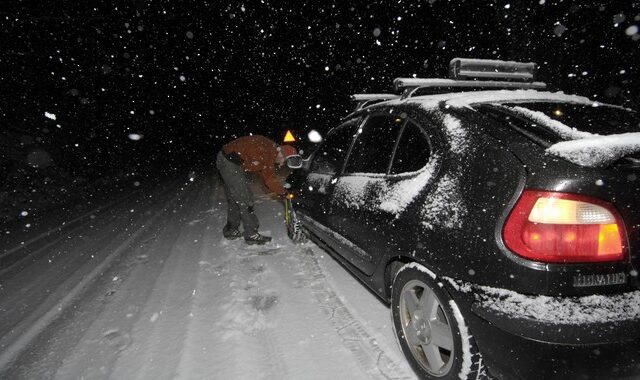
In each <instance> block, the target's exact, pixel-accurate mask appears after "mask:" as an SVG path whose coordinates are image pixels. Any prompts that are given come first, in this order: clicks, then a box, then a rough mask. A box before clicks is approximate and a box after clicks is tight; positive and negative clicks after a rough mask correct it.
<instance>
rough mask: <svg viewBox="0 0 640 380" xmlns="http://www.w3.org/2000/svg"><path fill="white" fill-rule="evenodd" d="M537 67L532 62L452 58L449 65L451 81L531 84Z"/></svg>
mask: <svg viewBox="0 0 640 380" xmlns="http://www.w3.org/2000/svg"><path fill="white" fill-rule="evenodd" d="M537 69H538V66H537V65H536V64H535V63H533V62H514V61H499V60H491V59H472V58H454V59H452V60H451V62H450V63H449V77H450V78H451V79H472V80H473V79H475V80H477V79H482V80H487V79H489V80H491V79H493V80H497V79H499V80H503V81H511V80H512V81H524V82H532V81H534V80H535V74H536V71H537Z"/></svg>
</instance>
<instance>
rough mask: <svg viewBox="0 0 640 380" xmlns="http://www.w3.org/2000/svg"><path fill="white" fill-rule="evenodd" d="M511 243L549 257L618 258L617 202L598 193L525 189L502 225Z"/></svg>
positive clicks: (525, 253) (527, 254)
mask: <svg viewBox="0 0 640 380" xmlns="http://www.w3.org/2000/svg"><path fill="white" fill-rule="evenodd" d="M503 237H504V242H505V244H506V245H507V247H508V248H509V249H511V250H512V251H513V252H515V253H516V254H518V255H519V256H522V257H524V258H527V259H530V260H535V261H542V262H551V263H579V262H603V261H620V260H624V259H625V257H626V250H625V246H624V228H623V224H622V220H621V218H620V215H619V214H618V212H617V211H616V210H615V208H614V207H613V206H612V205H611V204H609V203H607V202H604V201H601V200H599V199H595V198H591V197H587V196H583V195H576V194H568V193H558V192H548V191H535V190H525V191H524V192H523V193H522V196H521V197H520V199H519V200H518V202H517V203H516V205H515V207H514V209H513V211H512V212H511V214H510V215H509V218H508V219H507V222H506V223H505V226H504V230H503Z"/></svg>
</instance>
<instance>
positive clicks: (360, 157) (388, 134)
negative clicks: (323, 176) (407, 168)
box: [345, 115, 404, 174]
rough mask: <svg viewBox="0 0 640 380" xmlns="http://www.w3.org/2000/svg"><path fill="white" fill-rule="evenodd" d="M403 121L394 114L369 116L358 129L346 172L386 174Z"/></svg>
mask: <svg viewBox="0 0 640 380" xmlns="http://www.w3.org/2000/svg"><path fill="white" fill-rule="evenodd" d="M403 123H404V119H402V118H399V117H397V116H393V115H373V116H369V118H368V119H367V121H366V122H365V123H364V125H363V126H362V128H361V130H359V131H358V135H357V137H356V141H355V142H354V144H353V148H352V149H351V153H350V155H349V160H348V161H347V166H346V168H345V172H346V173H383V174H386V173H387V169H388V168H389V161H390V160H391V154H392V153H393V147H394V146H395V143H396V138H397V137H398V133H399V132H400V128H401V127H402V124H403Z"/></svg>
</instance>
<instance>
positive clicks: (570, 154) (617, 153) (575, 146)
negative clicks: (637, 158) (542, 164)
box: [546, 132, 640, 167]
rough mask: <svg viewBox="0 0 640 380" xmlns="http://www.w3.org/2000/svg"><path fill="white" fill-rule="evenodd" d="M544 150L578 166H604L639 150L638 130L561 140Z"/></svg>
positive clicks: (639, 137) (639, 138)
mask: <svg viewBox="0 0 640 380" xmlns="http://www.w3.org/2000/svg"><path fill="white" fill-rule="evenodd" d="M546 151H547V152H548V153H550V154H553V155H556V156H559V157H562V158H564V159H566V160H567V161H570V162H573V163H574V164H577V165H580V166H587V167H597V166H606V165H609V164H612V163H613V162H615V161H617V160H619V159H621V158H622V157H625V156H627V155H630V154H633V153H636V152H640V132H635V133H621V134H618V135H608V136H597V135H595V136H594V137H590V138H583V139H580V140H571V141H561V142H559V143H557V144H554V145H552V146H550V147H549V148H547V150H546Z"/></svg>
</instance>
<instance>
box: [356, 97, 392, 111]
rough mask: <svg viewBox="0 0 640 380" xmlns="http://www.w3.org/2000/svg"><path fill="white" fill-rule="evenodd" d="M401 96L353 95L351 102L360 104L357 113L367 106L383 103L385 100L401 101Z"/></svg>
mask: <svg viewBox="0 0 640 380" xmlns="http://www.w3.org/2000/svg"><path fill="white" fill-rule="evenodd" d="M399 98H400V95H396V94H353V95H351V100H354V101H356V102H358V105H357V106H356V109H355V110H354V112H355V111H358V110H361V109H363V108H364V107H366V106H369V105H371V104H374V103H379V102H383V101H385V100H392V99H399Z"/></svg>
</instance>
